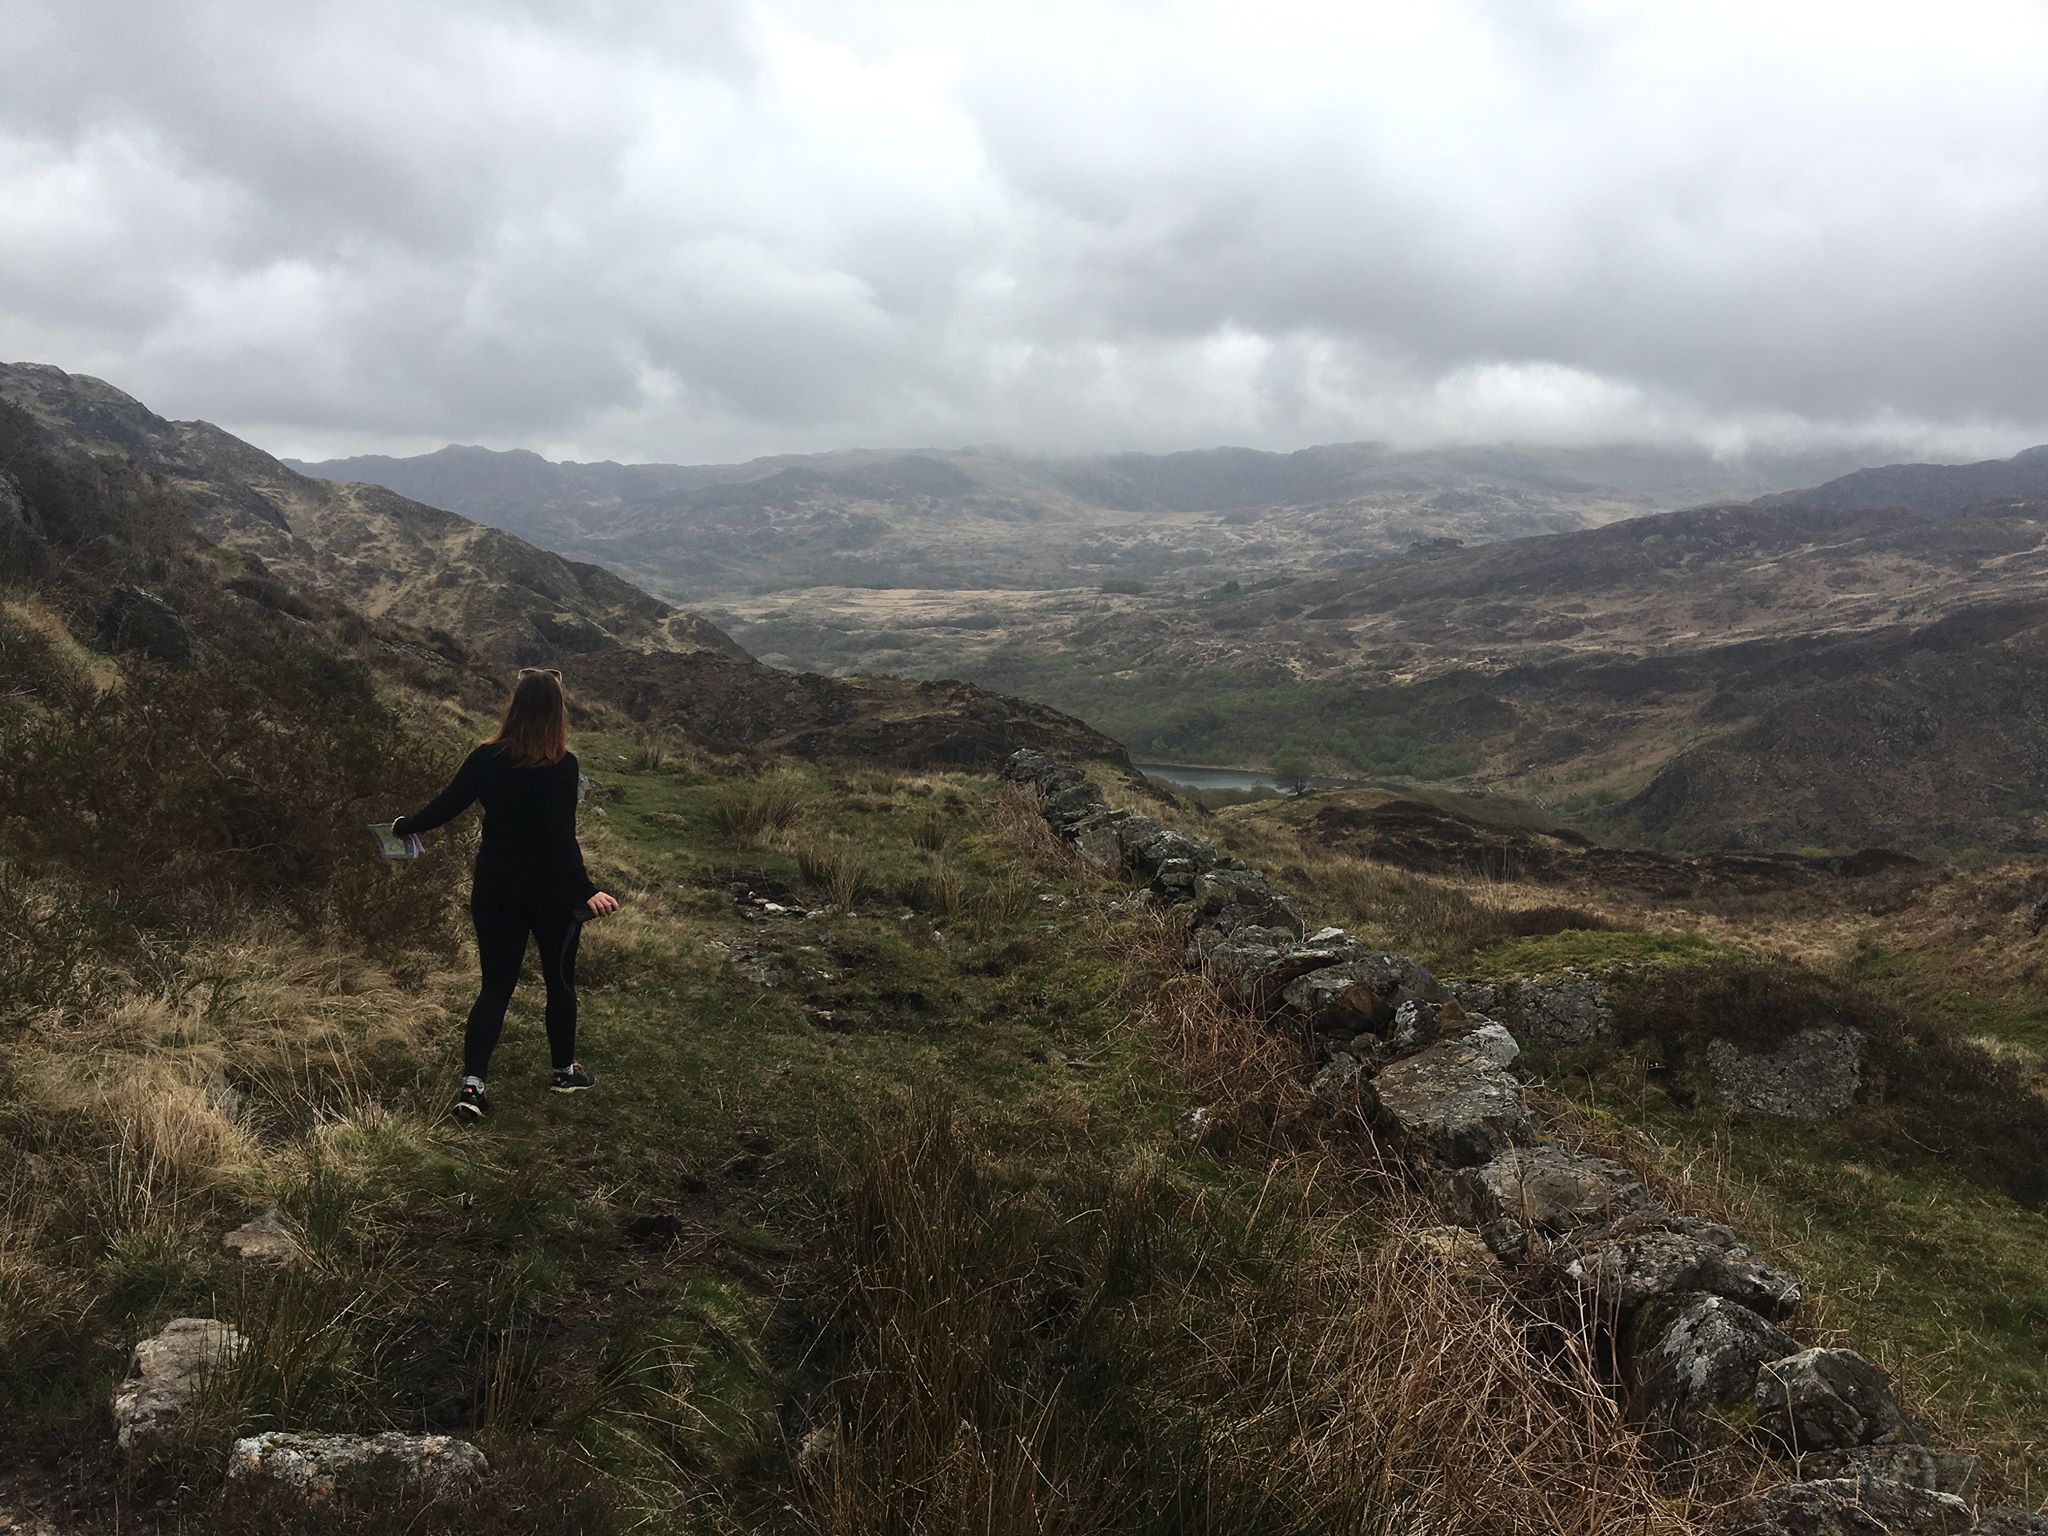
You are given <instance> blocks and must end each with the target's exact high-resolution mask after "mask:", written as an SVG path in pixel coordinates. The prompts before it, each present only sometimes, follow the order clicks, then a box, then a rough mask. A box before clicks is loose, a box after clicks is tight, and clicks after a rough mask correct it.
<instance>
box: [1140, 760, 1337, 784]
mask: <svg viewBox="0 0 2048 1536" xmlns="http://www.w3.org/2000/svg"><path fill="white" fill-rule="evenodd" d="M1135 766H1136V768H1137V770H1138V772H1140V773H1142V774H1144V775H1145V776H1146V777H1147V778H1151V779H1164V780H1165V781H1166V782H1167V783H1169V784H1178V785H1180V787H1181V788H1183V789H1278V788H1279V787H1280V785H1279V784H1278V783H1277V782H1276V781H1275V780H1274V778H1273V775H1271V774H1270V773H1267V772H1266V771H1265V770H1264V769H1262V768H1203V767H1199V766H1197V765H1195V764H1192V763H1138V764H1136V765H1135ZM1310 782H1311V784H1312V785H1313V786H1314V787H1315V788H1317V789H1328V788H1330V787H1331V786H1333V785H1338V784H1342V783H1344V782H1345V781H1344V780H1342V779H1313V780H1311V781H1310Z"/></svg>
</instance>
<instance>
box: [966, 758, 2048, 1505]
mask: <svg viewBox="0 0 2048 1536" xmlns="http://www.w3.org/2000/svg"><path fill="white" fill-rule="evenodd" d="M1003 774H1004V777H1005V778H1006V779H1008V780H1010V781H1011V782H1013V783H1016V784H1019V785H1022V786H1025V787H1027V788H1028V789H1030V790H1033V791H1036V792H1037V793H1038V794H1039V795H1040V796H1042V803H1043V807H1044V814H1045V818H1046V821H1047V823H1048V824H1049V825H1050V826H1051V827H1052V829H1053V830H1054V832H1056V833H1057V834H1058V835H1059V836H1060V837H1061V838H1063V839H1064V840H1065V841H1066V842H1068V843H1069V844H1071V845H1072V846H1073V847H1075V848H1076V849H1078V850H1079V851H1080V852H1081V854H1082V855H1083V856H1084V857H1086V858H1088V859H1089V860H1091V861H1092V862H1094V863H1096V864H1098V865H1101V866H1103V867H1105V868H1108V869H1112V870H1117V871H1120V872H1122V873H1123V874H1124V875H1125V876H1126V877H1128V878H1129V879H1130V880H1132V881H1134V882H1136V883H1138V884H1140V885H1142V886H1144V887H1145V888H1146V889H1147V891H1148V892H1149V893H1150V896H1151V899H1153V900H1155V901H1158V902H1161V903H1163V904H1166V905H1168V906H1171V907H1174V908H1176V909H1179V910H1181V911H1183V912H1184V913H1185V914H1186V924H1187V929H1186V931H1187V956H1188V960H1189V963H1190V964H1192V965H1195V966H1198V967H1200V968H1201V969H1202V970H1203V971H1204V972H1205V973H1206V974H1207V975H1208V976H1210V977H1211V978H1212V979H1213V980H1214V982H1215V983H1216V985H1217V986H1218V987H1219V988H1221V989H1222V990H1223V991H1224V992H1226V993H1227V994H1228V995H1229V996H1231V997H1232V998H1234V999H1235V1000H1236V1001H1237V1002H1238V1003H1240V1004H1241V1005H1242V1006H1244V1007H1246V1008H1249V1009H1251V1010H1253V1011H1254V1012H1256V1013H1258V1014H1260V1015H1262V1016H1263V1017H1266V1018H1268V1019H1270V1020H1272V1021H1273V1022H1275V1023H1276V1024H1286V1025H1288V1026H1291V1027H1293V1028H1296V1029H1300V1030H1302V1031H1304V1032H1305V1033H1306V1034H1307V1035H1308V1036H1309V1037H1310V1038H1311V1039H1313V1040H1314V1041H1315V1042H1316V1048H1317V1053H1318V1056H1319V1058H1320V1060H1319V1063H1318V1066H1317V1072H1318V1076H1317V1079H1316V1083H1315V1086H1316V1087H1317V1089H1318V1090H1319V1091H1321V1090H1323V1089H1326V1088H1334V1087H1336V1086H1338V1085H1347V1086H1356V1087H1357V1088H1359V1089H1360V1091H1361V1093H1362V1097H1363V1099H1364V1101H1365V1103H1366V1104H1367V1106H1368V1111H1369V1113H1370V1115H1371V1118H1372V1123H1373V1125H1374V1128H1375V1130H1376V1132H1377V1133H1378V1134H1379V1135H1381V1136H1382V1137H1383V1138H1384V1139H1385V1140H1386V1141H1387V1142H1388V1143H1390V1144H1391V1145H1392V1146H1393V1147H1395V1148H1396V1149H1397V1150H1398V1151H1399V1153H1400V1155H1401V1156H1402V1158H1403V1160H1404V1162H1405V1164H1406V1166H1407V1168H1408V1170H1409V1172H1410V1173H1411V1175H1412V1176H1413V1178H1414V1179H1415V1181H1416V1183H1417V1184H1418V1185H1420V1186H1421V1187H1422V1188H1423V1189H1424V1190H1425V1191H1427V1192H1429V1193H1430V1195H1431V1196H1432V1197H1433V1198H1434V1199H1435V1200H1436V1202H1437V1203H1438V1204H1439V1205H1440V1207H1441V1208H1442V1210H1443V1213H1444V1215H1445V1216H1446V1218H1447V1219H1448V1220H1450V1221H1452V1222H1454V1223H1456V1224H1457V1225H1458V1226H1459V1227H1461V1228H1464V1229H1466V1230H1468V1231H1470V1232H1472V1233H1474V1234H1476V1236H1477V1238H1478V1240H1480V1241H1482V1242H1484V1243H1485V1245H1486V1246H1487V1247H1488V1248H1489V1249H1490V1250H1491V1251H1492V1252H1493V1253H1495V1254H1496V1255H1499V1256H1501V1257H1502V1258H1504V1259H1509V1260H1512V1261H1516V1262H1520V1263H1525V1264H1537V1265H1544V1266H1548V1267H1550V1268H1551V1269H1553V1270H1554V1271H1555V1272H1556V1276H1557V1279H1558V1280H1559V1281H1560V1282H1561V1283H1563V1284H1565V1285H1568V1286H1570V1287H1573V1288H1575V1289H1576V1290H1577V1291H1578V1292H1579V1294H1580V1295H1581V1297H1582V1298H1583V1302H1584V1305H1583V1307H1582V1309H1581V1310H1582V1313H1583V1315H1584V1316H1585V1317H1587V1318H1588V1319H1590V1320H1592V1321H1591V1322H1590V1323H1589V1327H1591V1328H1592V1329H1594V1330H1595V1331H1596V1332H1598V1333H1599V1334H1600V1335H1601V1337H1600V1338H1599V1339H1597V1340H1595V1341H1593V1342H1594V1343H1595V1344H1596V1346H1597V1347H1599V1348H1600V1349H1601V1350H1602V1352H1603V1353H1602V1356H1601V1357H1602V1358H1610V1357H1611V1358H1612V1359H1614V1360H1615V1361H1616V1362H1617V1365H1616V1387H1617V1390H1619V1391H1620V1392H1622V1393H1623V1394H1624V1395H1625V1398H1626V1401H1627V1402H1628V1404H1629V1408H1630V1412H1631V1413H1632V1414H1633V1416H1634V1417H1635V1420H1636V1422H1637V1423H1638V1424H1639V1425H1640V1426H1641V1427H1642V1428H1643V1430H1644V1431H1645V1435H1646V1438H1647V1441H1648V1443H1649V1444H1650V1445H1651V1446H1652V1447H1653V1448H1654V1449H1655V1450H1657V1451H1659V1452H1660V1453H1662V1454H1665V1455H1668V1456H1671V1457H1674V1458H1676V1457H1682V1456H1685V1455H1688V1454H1691V1453H1692V1452H1694V1451H1695V1450H1697V1449H1698V1448H1699V1447H1700V1446H1702V1445H1703V1444H1705V1443H1706V1442H1707V1441H1709V1440H1710V1439H1712V1438H1713V1437H1714V1436H1716V1435H1721V1434H1729V1433H1750V1434H1754V1435H1755V1436H1756V1437H1757V1438H1758V1439H1759V1441H1760V1442H1761V1443H1762V1444H1764V1445H1765V1446H1767V1447H1768V1448H1769V1449H1770V1450H1772V1451H1773V1452H1774V1453H1775V1454H1778V1455H1780V1456H1782V1457H1783V1458H1784V1459H1785V1461H1786V1463H1787V1474H1788V1480H1787V1481H1786V1482H1784V1483H1783V1484H1781V1485H1778V1486H1776V1487H1774V1488H1772V1489H1770V1490H1768V1491H1766V1492H1764V1493H1762V1494H1760V1495H1758V1496H1756V1497H1754V1498H1752V1499H1749V1500H1746V1501H1744V1502H1743V1503H1742V1504H1741V1505H1739V1506H1737V1507H1736V1508H1735V1509H1733V1510H1732V1511H1730V1513H1729V1517H1728V1521H1727V1525H1726V1529H1727V1531H1728V1532H1729V1536H1832V1533H1839V1536H1885V1533H1891V1536H1928V1533H1942V1536H1946V1533H1949V1532H1968V1531H1978V1532H1997V1533H2000V1536H2048V1519H2043V1518H2042V1517H2041V1516H2038V1515H2031V1514H2027V1513H2025V1512H2023V1511H2019V1510H2012V1509H2001V1510H1990V1511H1986V1512H1985V1513H1984V1516H1983V1522H1982V1524H1981V1525H1980V1524H1979V1523H1978V1517H1977V1515H1976V1513H1975V1512H1974V1511H1973V1508H1972V1500H1973V1499H1974V1497H1975V1493H1976V1482H1977V1464H1976V1460H1975V1458H1973V1457H1971V1456H1969V1455H1967V1454H1966V1453H1963V1452H1959V1451H1952V1450H1946V1449H1942V1448H1940V1447H1937V1446H1934V1445H1931V1444H1927V1443H1925V1442H1926V1441H1927V1439H1928V1436H1927V1435H1926V1434H1925V1432H1924V1431H1923V1430H1922V1429H1921V1428H1920V1427H1919V1426H1917V1425H1915V1424H1914V1423H1913V1422H1912V1421H1911V1420H1910V1419H1909V1418H1908V1417H1907V1416H1906V1415H1905V1414H1904V1413H1903V1412H1902V1411H1901V1410H1900V1409H1899V1406H1898V1404H1897V1402H1896V1401H1895V1400H1894V1398H1893V1396H1892V1392H1891V1388H1890V1385H1889V1383H1888V1382H1887V1381H1886V1378H1885V1375H1884V1373H1883V1371H1882V1370H1880V1369H1879V1368H1878V1367H1877V1366H1876V1365H1874V1364H1872V1363H1871V1362H1870V1361H1868V1360H1866V1359H1864V1358H1863V1357H1862V1356H1860V1355H1858V1354H1856V1353H1854V1352H1853V1351H1850V1350H1844V1349H1808V1348H1804V1347H1802V1346H1801V1344H1800V1343H1799V1342H1798V1340H1796V1339H1795V1338H1794V1337H1793V1336H1792V1335H1791V1334H1790V1333H1789V1332H1787V1331H1786V1329H1787V1327H1788V1326H1792V1325H1794V1324H1795V1323H1796V1318H1797V1313H1798V1309H1799V1303H1800V1293H1799V1283H1798V1281H1797V1279H1796V1278H1795V1277H1794V1276H1792V1275H1789V1274H1787V1273H1785V1272H1784V1271H1783V1270H1781V1269H1780V1268H1778V1267H1777V1266H1775V1265H1773V1264H1771V1263H1769V1262H1768V1261H1767V1260H1765V1259H1764V1258H1762V1257H1761V1256H1760V1255H1759V1254H1757V1252H1756V1251H1755V1250H1754V1249H1753V1248H1751V1247H1750V1246H1749V1245H1748V1244H1747V1243H1745V1242H1744V1241H1743V1240H1742V1238H1741V1236H1740V1235H1739V1234H1737V1233H1736V1232H1734V1231H1732V1230H1730V1229H1729V1228H1728V1227H1725V1226H1722V1225H1719V1224H1717V1223H1714V1222H1708V1221H1702V1220H1699V1219H1697V1218H1694V1217H1690V1216H1686V1215H1683V1214H1681V1213H1678V1212H1673V1211H1668V1210H1666V1209H1664V1208H1663V1207H1662V1206H1660V1205H1658V1204H1657V1203H1656V1202H1655V1201H1653V1200H1652V1199H1651V1197H1650V1195H1649V1193H1648V1191H1647V1190H1645V1189H1644V1187H1643V1186H1642V1184H1641V1183H1640V1182H1638V1181H1637V1180H1636V1179H1635V1178H1634V1176H1633V1175H1631V1174H1630V1173H1629V1172H1628V1170H1627V1169H1625V1168H1623V1167H1621V1166H1620V1165H1618V1164H1616V1163H1612V1162H1609V1161H1606V1160H1605V1159H1602V1158H1598V1157H1591V1156H1588V1155H1586V1154H1583V1153H1579V1152H1575V1151H1572V1150H1570V1149H1568V1148H1566V1147H1563V1146H1560V1145H1558V1144H1557V1143H1556V1142H1555V1141H1553V1140H1551V1139H1550V1138H1549V1137H1548V1136H1547V1135H1546V1133H1545V1127H1544V1125H1543V1124H1542V1121H1541V1118H1540V1116H1538V1115H1537V1114H1535V1113H1534V1112H1533V1111H1532V1109H1531V1107H1530V1105H1529V1103H1528V1100H1527V1098H1526V1096H1525V1095H1524V1093H1523V1087H1522V1081H1521V1079H1520V1078H1519V1077H1518V1076H1517V1075H1516V1071H1515V1064H1516V1060H1517V1058H1518V1056H1519V1054H1520V1047H1519V1042H1518V1041H1517V1040H1516V1038H1515V1033H1516V1026H1519V1027H1520V1028H1522V1029H1525V1030H1529V1029H1533V1032H1534V1037H1535V1038H1538V1039H1543V1040H1562V1041H1572V1042H1578V1041H1584V1040H1587V1039H1591V1038H1596V1037H1597V1036H1599V1035H1600V1034H1602V1033H1605V1032H1606V1031H1607V1029H1609V1028H1611V1025H1612V1014H1611V1013H1610V1012H1609V1011H1608V1010H1607V1009H1606V1006H1605V999H1604V998H1603V997H1601V996H1600V995H1599V992H1598V987H1597V983H1595V982H1594V981H1593V979H1592V978H1589V977H1582V976H1577V975H1571V976H1565V977H1560V978H1555V979H1552V980H1551V981H1549V982H1547V983H1546V984H1544V985H1542V986H1537V987H1530V986H1527V985H1524V986H1523V987H1519V988H1513V987H1511V988H1501V989H1488V988H1483V987H1468V988H1461V989H1459V992H1458V994H1457V995H1456V996H1453V995H1452V994H1451V993H1450V992H1448V991H1447V990H1446V989H1445V988H1444V987H1442V986H1440V985H1439V984H1438V983H1437V981H1436V980H1435V978H1434V977H1432V976H1431V975H1430V973H1429V971H1428V970H1427V969H1426V968H1425V967H1423V966H1421V965H1419V964H1418V963H1417V962H1415V961H1414V960H1413V959H1410V958H1409V957H1407V956H1404V955H1397V954H1390V953H1386V952H1384V951H1376V950H1374V949H1372V947H1371V946H1369V945H1367V944H1365V943H1364V942H1362V941H1361V940H1359V939H1357V938H1356V937H1354V936H1352V935H1351V934H1348V933H1345V932H1344V931H1343V930H1341V929H1337V928H1320V929H1317V930H1315V931H1313V932H1311V931H1310V930H1309V928H1308V925H1307V924H1306V923H1305V922H1304V921H1303V919H1302V917H1301V915H1300V914H1299V913H1297V912H1296V911H1295V910H1294V908H1293V906H1292V904H1291V903H1290V902H1289V901H1288V899H1287V897H1286V896H1285V895H1284V894H1283V893H1282V892H1280V891H1279V890H1278V889H1277V888H1275V887H1274V886H1273V884H1272V883H1271V882H1270V881H1269V880H1267V879H1266V877H1265V876H1264V875H1262V874H1261V873H1259V872H1258V871H1257V870H1254V869H1251V868H1249V867H1247V866H1246V865H1245V864H1243V863H1242V862H1241V861H1238V860H1235V859H1231V858H1226V857H1223V856H1221V855H1219V854H1218V852H1217V850H1216V849H1215V848H1214V847H1213V846H1211V845H1210V844H1209V843H1207V842H1204V841H1202V840H1201V839H1198V838H1193V837H1189V836H1188V835H1186V834H1185V833H1181V832H1176V831H1173V830H1172V829H1170V828H1167V827H1164V826H1161V825H1160V824H1159V823H1158V822H1157V821H1155V820H1153V819H1151V818H1150V817H1146V816H1141V815H1133V814H1130V813H1128V812H1123V811H1118V810H1114V809H1112V808H1111V806H1110V805H1109V803H1108V801H1107V799H1106V797H1105V796H1104V795H1103V793H1102V791H1101V790H1100V789H1099V788H1098V787H1097V786H1096V785H1094V784H1093V783H1091V782H1090V781H1089V780H1088V778H1087V776H1086V775H1085V774H1084V773H1083V772H1082V771H1081V770H1080V769H1078V768H1075V767H1073V766H1071V765H1068V764H1063V763H1059V762H1056V761H1054V760H1052V759H1051V758H1048V757H1046V756H1044V755H1042V754H1040V753H1037V752H1031V751H1021V752H1018V753H1016V754H1014V755H1013V756H1012V757H1011V758H1010V759H1009V761H1008V763H1007V764H1006V766H1005V768H1004V770H1003ZM1494 1006H1498V1007H1499V1011H1500V1013H1501V1014H1502V1015H1503V1017H1501V1018H1494V1017H1490V1016H1489V1015H1488V1012H1487V1010H1488V1009H1489V1008H1490V1007H1494ZM1809 1044H1814V1043H1811V1042H1809ZM1822 1044H1824V1045H1825V1046H1827V1047H1835V1046H1837V1044H1838V1043H1837V1042H1832V1041H1830V1042H1825V1043H1822ZM1821 1048H1822V1046H1821V1045H1820V1044H1815V1050H1816V1051H1817V1052H1818V1051H1820V1050H1821ZM1802 1049H1804V1047H1802ZM1783 1065H1785V1066H1786V1067H1788V1068H1793V1067H1795V1066H1796V1064H1794V1063H1790V1062H1788V1063H1785V1064H1783ZM1779 1066H1780V1064H1779V1063H1777V1062H1768V1063H1763V1064H1751V1063H1744V1064H1742V1066H1740V1067H1738V1068H1737V1070H1738V1071H1741V1070H1742V1069H1743V1067H1747V1068H1748V1069H1749V1070H1750V1071H1751V1073H1752V1074H1753V1076H1754V1077H1755V1078H1757V1079H1761V1080H1765V1081H1768V1080H1770V1079H1771V1078H1772V1077H1773V1075H1774V1072H1775V1071H1776V1069H1777V1068H1778V1067H1779ZM1736 1426H1748V1427H1747V1428H1746V1429H1738V1428H1736Z"/></svg>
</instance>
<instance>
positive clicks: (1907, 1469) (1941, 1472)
mask: <svg viewBox="0 0 2048 1536" xmlns="http://www.w3.org/2000/svg"><path fill="white" fill-rule="evenodd" d="M1799 1472H1800V1475H1801V1476H1802V1477H1809V1478H1830V1477H1853V1478H1857V1479H1859V1480H1862V1481H1865V1482H1885V1483H1911V1484H1912V1485H1913V1486H1914V1487H1915V1488H1925V1489H1926V1490H1927V1491H1928V1492H1930V1493H1952V1494H1954V1495H1955V1496H1956V1497H1957V1498H1959V1499H1961V1500H1963V1502H1965V1503H1970V1502H1973V1501H1974V1500H1975V1499H1976V1497H1977V1479H1978V1473H1979V1469H1978V1465H1977V1458H1976V1457H1974V1456H1972V1455H1970V1454H1969V1453H1968V1452H1967V1451H1944V1450H1937V1449H1936V1448H1935V1447H1934V1446H1931V1445H1905V1444H1900V1445H1854V1446H1850V1447H1848V1448H1847V1449H1845V1450H1840V1451H1815V1452H1814V1453H1813V1454H1812V1455H1810V1456H1802V1457H1800V1458H1799ZM2034 1536H2048V1521H2043V1522H2042V1524H2041V1526H2040V1529H2039V1530H2038V1531H2037V1532H2035V1533H2034Z"/></svg>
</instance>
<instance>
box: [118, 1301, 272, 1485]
mask: <svg viewBox="0 0 2048 1536" xmlns="http://www.w3.org/2000/svg"><path fill="white" fill-rule="evenodd" d="M243 1348H244V1340H243V1338H242V1336H241V1334H240V1333H238V1332H236V1331H235V1329H234V1328H233V1327H231V1326H230V1325H228V1324H227V1323H223V1322H220V1321H219V1320H218V1319H215V1318H211V1317H175V1318H172V1319H171V1321H170V1322H168V1323H166V1324H165V1325H164V1328H163V1332H161V1333H159V1334H157V1335H156V1336H155V1337H154V1338H148V1339H144V1340H142V1341H141V1342H140V1343H139V1344H137V1345H136V1346H135V1348H134V1351H133V1352H132V1353H131V1354H130V1355H129V1357H128V1373H127V1375H126V1376H124V1377H123V1378H122V1380H121V1382H120V1384H119V1385H118V1386H116V1387H115V1388H114V1396H113V1400H112V1402H111V1404H110V1405H109V1406H110V1407H111V1409H112V1412H113V1415H114V1436H115V1440H116V1441H117V1442H118V1444H119V1445H120V1447H121V1449H122V1450H124V1451H129V1452H139V1451H142V1450H145V1449H147V1448H148V1447H149V1446H151V1445H152V1444H154V1443H155V1442H157V1441H158V1440H161V1439H162V1438H163V1437H164V1436H166V1435H168V1434H169V1433H170V1432H171V1431H172V1430H173V1429H175V1428H176V1427H177V1425H178V1424H179V1422H180V1421H181V1420H182V1419H183V1418H184V1417H185V1414H186V1412H187V1411H188V1410H189V1409H190V1408H191V1406H192V1402H193V1399H195V1398H196V1397H197V1396H198V1395H199V1389H200V1387H201V1386H202V1385H203V1384H204V1383H205V1381H206V1377H207V1374H208V1373H209V1372H210V1371H212V1370H213V1369H214V1367H216V1366H218V1365H223V1364H226V1363H227V1362H229V1361H231V1360H233V1359H234V1358H235V1357H236V1356H237V1355H239V1354H240V1353H241V1352H242V1349H243Z"/></svg>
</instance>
